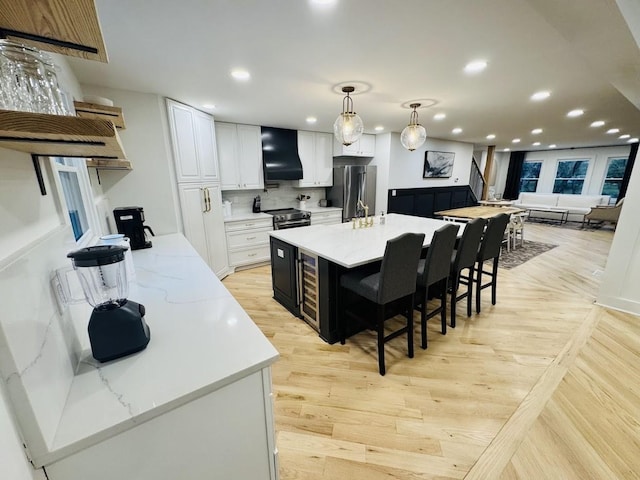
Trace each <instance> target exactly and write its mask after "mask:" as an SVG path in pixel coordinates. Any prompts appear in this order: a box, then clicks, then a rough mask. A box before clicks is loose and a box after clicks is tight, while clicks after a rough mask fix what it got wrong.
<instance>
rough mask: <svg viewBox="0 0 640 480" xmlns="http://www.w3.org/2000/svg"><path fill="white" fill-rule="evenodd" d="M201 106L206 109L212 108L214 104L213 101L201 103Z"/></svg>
mask: <svg viewBox="0 0 640 480" xmlns="http://www.w3.org/2000/svg"><path fill="white" fill-rule="evenodd" d="M202 108H206V109H207V110H213V109H214V108H216V106H215V105H214V104H213V103H205V104H204V105H202Z"/></svg>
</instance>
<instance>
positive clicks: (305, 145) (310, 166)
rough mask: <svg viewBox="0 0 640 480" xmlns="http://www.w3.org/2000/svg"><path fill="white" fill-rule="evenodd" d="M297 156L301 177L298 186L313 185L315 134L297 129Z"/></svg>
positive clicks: (314, 180) (314, 173)
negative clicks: (300, 167)
mask: <svg viewBox="0 0 640 480" xmlns="http://www.w3.org/2000/svg"><path fill="white" fill-rule="evenodd" d="M298 156H299V157H300V161H301V162H302V179H301V180H298V186H299V187H313V186H314V185H315V183H316V167H315V156H316V152H315V135H314V133H313V132H302V131H298Z"/></svg>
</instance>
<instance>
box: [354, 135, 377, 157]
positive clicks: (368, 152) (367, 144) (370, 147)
mask: <svg viewBox="0 0 640 480" xmlns="http://www.w3.org/2000/svg"><path fill="white" fill-rule="evenodd" d="M358 151H359V155H360V156H362V157H375V155H376V136H375V135H367V134H364V135H362V136H361V137H360V140H358Z"/></svg>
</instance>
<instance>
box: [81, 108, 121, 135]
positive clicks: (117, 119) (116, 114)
mask: <svg viewBox="0 0 640 480" xmlns="http://www.w3.org/2000/svg"><path fill="white" fill-rule="evenodd" d="M73 105H74V107H75V109H76V115H77V116H78V117H82V118H95V119H99V120H110V121H111V122H113V124H114V125H115V126H116V128H120V129H121V130H125V128H126V127H125V124H124V115H123V114H122V109H121V108H120V107H109V106H107V105H99V104H97V103H87V102H73Z"/></svg>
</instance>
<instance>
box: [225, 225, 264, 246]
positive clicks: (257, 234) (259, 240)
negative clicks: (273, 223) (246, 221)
mask: <svg viewBox="0 0 640 480" xmlns="http://www.w3.org/2000/svg"><path fill="white" fill-rule="evenodd" d="M271 230H272V229H271V227H269V228H262V229H257V228H256V229H254V228H252V229H250V230H238V231H231V232H227V247H228V248H229V250H233V249H237V248H244V247H252V246H257V245H268V244H269V232H270V231H271Z"/></svg>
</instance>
